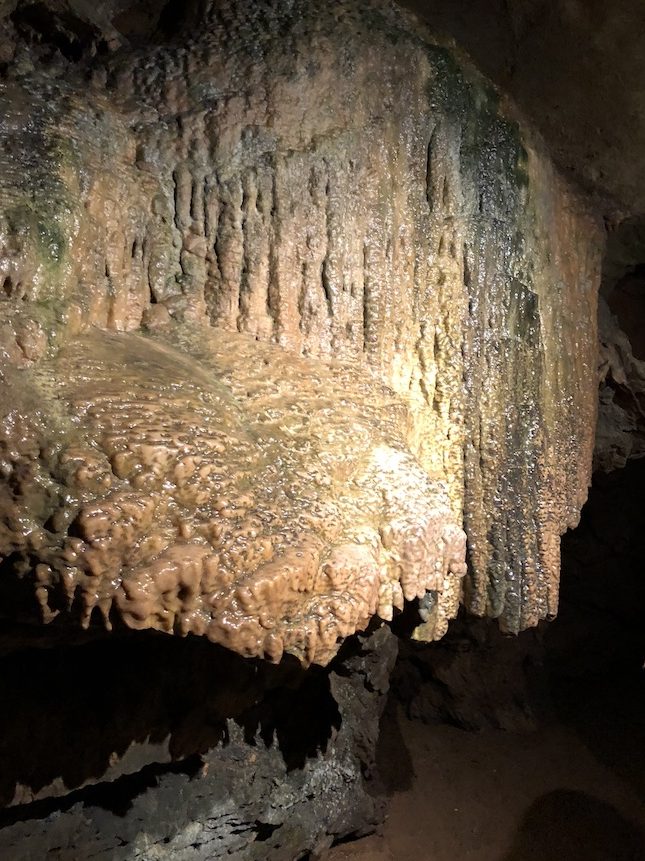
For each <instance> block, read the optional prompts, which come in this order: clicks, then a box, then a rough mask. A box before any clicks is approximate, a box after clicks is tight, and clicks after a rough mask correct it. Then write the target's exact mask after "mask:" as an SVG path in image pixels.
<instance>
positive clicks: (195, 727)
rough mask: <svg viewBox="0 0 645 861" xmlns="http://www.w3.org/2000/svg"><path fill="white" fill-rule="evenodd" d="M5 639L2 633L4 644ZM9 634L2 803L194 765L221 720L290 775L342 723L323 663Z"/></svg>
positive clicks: (172, 642) (156, 642) (204, 646)
mask: <svg viewBox="0 0 645 861" xmlns="http://www.w3.org/2000/svg"><path fill="white" fill-rule="evenodd" d="M58 633H59V636H60V635H61V632H58ZM9 638H10V633H9V632H8V631H7V629H6V627H5V629H4V632H3V637H2V638H1V639H2V642H3V643H4V644H5V648H6V643H7V640H8V639H9ZM16 638H17V640H16V642H17V643H19V645H20V647H21V648H20V649H19V650H18V651H12V652H10V653H9V654H5V655H3V656H2V657H0V702H2V704H3V708H2V710H1V711H0V762H1V763H2V768H1V769H0V806H2V807H6V806H7V805H10V804H11V803H12V801H13V802H14V803H16V802H18V803H20V802H23V803H26V802H28V801H30V800H31V798H32V797H33V796H32V793H33V794H36V793H39V792H41V791H42V796H43V797H48V796H62V795H65V794H66V793H67V792H68V791H71V790H74V789H77V788H79V787H82V786H83V785H84V784H86V783H87V782H97V781H98V782H105V781H114V780H118V779H127V777H123V775H126V776H127V775H129V774H130V773H134V772H140V771H141V769H145V768H146V767H148V766H149V765H150V764H151V763H156V764H160V767H161V768H162V769H164V768H166V767H167V765H165V764H171V763H173V762H178V761H185V760H186V761H187V760H188V759H189V758H191V757H195V756H197V757H198V756H199V755H200V754H203V753H206V752H207V751H209V750H211V749H212V748H214V747H216V746H218V745H223V744H224V745H225V744H226V743H227V741H228V726H227V721H228V720H229V719H233V720H234V721H235V722H236V723H237V724H238V725H239V726H240V727H241V728H242V729H243V732H244V736H245V739H246V741H247V743H251V744H253V745H264V746H266V747H271V746H277V747H278V748H279V750H280V751H281V753H282V756H283V758H284V761H285V763H286V765H287V767H288V769H295V768H302V767H303V766H304V764H305V761H306V760H307V758H308V757H315V756H317V754H318V753H319V752H321V751H325V750H326V747H327V743H328V741H329V739H330V737H331V735H332V733H333V732H335V731H336V730H337V729H339V727H340V723H341V717H340V712H339V709H338V705H337V703H336V701H335V699H334V697H333V695H332V692H331V689H330V681H329V675H330V672H333V665H332V666H330V667H329V668H326V669H324V670H323V669H321V668H317V667H313V668H311V669H310V670H307V671H305V670H303V669H302V668H301V667H300V665H299V664H298V662H297V661H296V660H295V659H294V658H287V659H285V660H283V661H282V663H281V664H280V665H278V666H273V665H270V664H265V663H263V662H262V661H256V660H253V661H251V660H245V659H243V658H241V657H238V656H237V655H235V654H233V653H231V652H229V651H227V650H226V649H223V648H221V647H219V646H216V645H213V644H211V643H209V642H207V641H205V640H203V639H200V638H193V637H188V638H186V639H179V638H174V637H169V636H167V635H163V634H155V633H150V632H146V633H130V634H121V635H119V636H116V637H111V638H100V639H96V640H94V641H92V640H91V639H90V640H89V641H87V642H85V644H84V645H82V646H79V645H64V644H61V643H60V642H59V643H57V642H56V641H55V640H54V642H53V643H52V644H50V646H49V647H45V645H44V643H43V641H42V639H41V638H40V636H39V638H37V639H36V640H35V643H36V644H38V645H39V646H40V647H38V648H34V647H32V648H28V647H27V644H28V642H29V633H28V630H26V629H24V628H22V629H20V631H19V633H17V634H16ZM133 745H134V747H133ZM124 756H125V759H123V757H124ZM52 784H53V785H52Z"/></svg>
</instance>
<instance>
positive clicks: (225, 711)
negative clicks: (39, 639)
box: [0, 628, 396, 861]
mask: <svg viewBox="0 0 645 861" xmlns="http://www.w3.org/2000/svg"><path fill="white" fill-rule="evenodd" d="M395 657H396V638H395V637H394V636H393V635H392V634H391V633H390V631H389V629H388V628H381V629H380V630H379V631H376V632H375V633H373V634H372V635H371V636H369V637H355V638H352V639H351V641H347V644H346V647H345V649H344V651H343V654H342V655H339V656H338V658H336V659H335V660H334V661H333V662H332V663H331V664H330V665H329V666H328V667H327V668H325V669H321V668H314V669H313V670H312V669H310V670H309V671H307V672H305V671H303V670H302V669H301V668H300V667H299V665H298V664H297V662H296V661H293V662H292V663H283V664H282V665H281V666H280V667H272V666H270V665H267V664H266V663H264V664H259V663H257V662H251V661H245V660H244V659H242V658H239V657H238V656H236V655H234V654H233V653H231V652H227V651H226V650H224V649H221V648H219V647H216V646H213V645H212V644H210V643H208V642H206V641H203V640H199V639H197V638H190V639H186V640H182V641H180V642H177V641H174V640H173V639H172V638H169V637H165V636H163V635H156V636H155V635H150V634H143V635H141V634H131V635H130V636H129V637H126V638H125V639H119V638H114V637H113V638H112V639H111V640H109V641H97V642H94V643H90V644H85V645H83V646H77V647H75V648H71V649H70V648H48V649H47V650H45V651H42V650H38V649H36V650H32V651H26V652H23V653H22V655H21V656H20V658H19V659H18V660H17V659H16V655H15V654H12V655H10V656H9V657H3V658H1V659H0V663H1V664H2V681H0V690H1V691H2V695H3V703H5V705H11V709H8V708H6V709H5V710H4V712H3V716H2V718H1V719H0V723H1V726H2V740H1V741H0V750H1V751H2V756H3V768H2V778H1V780H0V799H2V803H3V805H4V804H6V802H7V800H8V799H14V800H15V801H16V802H21V803H18V804H17V805H15V806H11V807H8V808H7V809H6V810H4V811H3V812H2V813H0V853H1V854H2V857H3V858H11V859H12V861H35V859H41V858H44V857H49V858H54V859H57V861H77V859H81V858H96V859H101V861H125V859H141V861H152V859H166V858H167V859H172V861H176V859H190V861H197V859H200V861H201V859H203V861H206V859H219V858H229V859H230V858H239V859H242V858H244V859H257V861H265V859H267V861H268V859H270V861H287V859H288V860H289V861H292V859H295V858H301V857H303V856H306V854H307V853H308V852H312V853H319V852H322V851H323V850H324V849H326V848H328V847H329V846H330V845H331V843H332V841H333V840H334V839H337V838H338V837H342V836H345V835H347V834H351V833H355V834H356V835H360V834H362V833H365V832H366V831H368V830H370V829H372V830H373V829H374V827H375V826H376V825H377V824H378V822H379V821H380V819H381V817H382V810H381V807H382V802H381V800H380V798H379V797H378V795H377V794H375V793H374V791H373V789H371V790H370V784H368V783H367V782H366V779H369V778H371V777H373V775H374V769H375V764H374V750H375V747H376V740H377V737H378V725H379V718H380V715H381V712H382V710H383V706H384V704H385V697H384V694H385V693H386V691H387V686H388V679H389V675H390V672H391V670H392V667H393V663H394V659H395ZM27 674H28V675H27ZM142 679H145V684H142ZM79 686H82V691H79ZM45 698H46V702H47V720H46V721H44V722H43V725H42V727H40V728H39V731H38V733H36V734H34V732H33V715H34V713H35V712H37V711H38V710H41V709H43V707H44V702H45ZM83 704H84V705H85V707H84V708H83ZM151 755H154V759H153V760H152V761H150V757H151ZM16 780H17V781H18V784H17V785H16V786H14V783H15V781H16ZM372 785H373V784H372ZM66 786H67V787H70V786H76V787H79V786H80V787H84V788H78V789H77V790H76V791H75V792H73V793H69V792H68V790H66ZM37 790H38V791H37ZM66 791H67V793H68V794H65V793H66ZM34 798H36V799H41V800H36V801H33V800H32V799H34ZM30 800H32V801H31V803H28V802H29V801H30Z"/></svg>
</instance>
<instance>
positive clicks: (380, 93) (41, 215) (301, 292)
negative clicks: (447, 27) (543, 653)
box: [0, 0, 599, 663]
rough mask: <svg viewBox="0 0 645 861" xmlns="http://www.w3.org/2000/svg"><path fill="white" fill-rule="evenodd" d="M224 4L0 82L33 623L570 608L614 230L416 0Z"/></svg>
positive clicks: (10, 602) (232, 625) (345, 629)
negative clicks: (191, 20) (163, 35)
mask: <svg viewBox="0 0 645 861" xmlns="http://www.w3.org/2000/svg"><path fill="white" fill-rule="evenodd" d="M206 7H207V8H205V10H204V12H203V17H202V23H201V25H200V26H199V27H198V28H195V29H193V30H189V35H186V33H184V35H183V36H182V39H181V41H177V42H175V43H173V42H172V41H171V42H165V43H163V44H159V46H158V47H155V48H153V49H151V50H148V51H140V50H135V49H127V48H123V49H122V51H121V52H120V53H119V54H118V56H116V55H114V56H110V55H108V56H107V57H106V59H103V60H97V61H96V62H95V63H94V64H93V66H92V81H91V83H90V86H89V88H88V85H87V80H82V79H81V74H80V72H78V73H76V74H75V73H74V70H73V68H70V67H65V66H61V65H60V63H59V62H57V63H54V64H53V65H52V66H51V67H50V68H49V69H47V68H43V67H42V64H41V66H39V67H38V69H34V68H33V66H31V67H30V66H29V64H28V63H16V64H15V65H14V67H11V68H9V70H8V71H7V74H6V77H5V80H3V81H2V82H1V84H0V88H1V90H2V98H3V105H4V110H3V112H2V120H1V121H0V125H1V128H0V131H1V133H2V135H3V137H4V138H5V140H7V141H11V143H10V144H9V143H8V145H7V146H5V147H4V148H3V149H2V151H1V154H0V160H1V167H2V176H3V183H2V187H1V188H0V204H1V207H0V208H1V212H2V215H1V218H2V222H1V224H0V249H1V253H0V284H1V285H2V292H3V297H4V298H3V301H2V303H1V307H0V347H1V348H2V350H3V355H4V363H3V380H2V385H3V393H2V404H3V410H4V412H3V419H2V429H3V442H2V453H3V469H4V475H5V484H4V485H3V497H2V505H1V511H2V522H1V524H0V527H1V529H0V555H1V556H2V557H3V562H2V571H1V575H0V588H1V590H2V595H3V599H2V613H3V615H5V616H6V617H14V618H20V619H23V620H25V621H31V622H33V621H37V620H38V619H42V621H45V622H52V620H54V619H55V622H52V623H53V624H55V625H58V624H60V625H65V624H70V625H74V624H78V623H81V624H90V623H92V624H93V623H94V621H95V617H93V616H92V611H93V608H94V607H97V608H98V610H99V612H100V613H102V615H103V618H104V621H105V624H106V625H108V626H110V625H112V624H116V623H119V624H121V623H125V624H126V625H129V626H131V627H135V628H146V627H152V628H157V629H161V630H165V631H168V632H171V631H176V632H177V633H181V634H185V633H188V632H194V633H200V634H205V635H207V636H209V637H211V638H212V639H213V640H215V641H216V642H221V643H225V644H226V645H227V646H228V647H229V648H232V649H234V650H237V651H238V652H239V653H241V654H243V655H266V656H267V657H270V658H272V659H273V660H278V659H279V657H280V655H281V654H282V650H283V648H286V649H287V651H291V652H293V653H294V654H296V655H297V656H298V657H300V658H301V659H302V660H303V661H305V662H308V661H317V662H320V663H325V662H327V661H329V660H330V658H331V657H332V656H333V654H334V652H335V651H336V649H337V648H338V645H339V643H340V642H341V641H342V638H343V637H345V636H348V635H349V634H351V633H352V632H353V631H354V630H356V629H361V628H364V627H365V625H366V624H367V623H368V621H369V619H370V617H372V616H373V615H374V614H379V615H380V616H381V618H385V619H387V618H389V617H390V616H391V615H392V613H393V609H394V608H396V607H399V606H401V602H402V599H403V598H412V597H418V596H422V595H425V596H426V597H425V598H424V600H425V604H424V607H425V610H424V613H425V615H426V622H425V624H424V625H423V626H422V627H421V628H420V629H419V630H418V631H417V634H416V636H417V637H419V638H421V639H433V638H436V637H439V636H441V635H442V634H443V632H444V631H445V629H446V625H447V621H448V619H449V618H451V617H452V616H454V615H455V613H456V612H457V609H458V606H459V603H460V601H463V602H464V603H465V605H466V606H467V607H468V608H469V609H470V610H471V611H472V612H474V613H476V614H478V615H488V616H491V617H493V618H498V619H499V620H500V622H501V625H502V627H503V628H504V630H508V631H518V630H521V629H523V628H526V627H527V626H531V625H534V624H536V623H537V621H538V620H539V619H542V618H546V617H548V616H552V615H553V614H554V613H555V612H556V610H557V592H558V572H559V536H560V534H561V533H562V532H564V531H565V530H566V529H567V528H568V527H570V526H573V525H574V524H575V523H576V522H577V518H578V513H579V510H580V507H581V505H582V503H583V501H584V499H585V496H586V490H587V484H588V479H589V469H590V460H591V450H592V443H593V427H594V420H595V387H596V370H595V349H596V346H595V338H596V334H595V307H596V304H595V303H596V298H595V297H596V282H597V268H598V247H599V241H598V233H597V232H596V231H597V226H596V224H595V222H594V220H593V219H592V218H591V217H590V216H589V215H588V214H587V213H586V211H585V209H584V207H583V206H582V204H581V203H580V202H579V200H578V199H577V198H576V196H575V195H574V194H573V193H571V192H570V191H569V190H568V189H567V188H566V186H565V185H564V184H563V183H562V181H561V180H560V179H559V178H558V176H557V175H556V174H555V173H554V171H553V170H552V168H551V167H550V166H549V164H548V161H547V160H546V159H545V157H544V155H543V153H542V151H541V147H540V144H539V142H537V141H535V140H533V139H532V138H531V137H530V135H528V134H526V133H525V132H523V131H521V130H520V128H519V126H518V125H517V123H516V121H515V120H514V119H513V117H512V115H511V114H510V113H509V109H508V108H504V107H503V106H502V105H501V103H500V100H499V97H498V96H497V94H496V93H495V92H494V91H493V89H492V88H491V87H490V85H488V84H487V82H486V81H484V80H483V79H481V78H480V77H478V75H477V74H476V73H475V72H473V71H472V70H470V69H469V68H467V66H465V65H464V63H463V61H462V60H460V59H459V58H457V57H455V56H454V54H453V53H451V52H450V51H449V50H447V49H446V48H444V47H441V46H439V45H437V44H436V43H435V42H434V41H433V39H432V35H431V34H430V33H428V32H425V31H424V30H423V29H422V28H421V27H420V26H419V25H417V24H415V23H414V21H413V19H411V18H410V19H409V18H407V17H406V16H405V15H404V14H403V13H401V12H400V10H398V9H395V8H394V7H393V6H391V5H390V4H388V3H384V2H380V0H365V2H359V0H345V2H342V3H338V4H334V5H333V6H328V7H323V8H321V7H320V4H316V3H313V2H304V3H301V4H299V5H298V9H297V13H296V10H295V7H292V5H290V4H284V3H278V2H272V0H263V2H254V3H247V2H243V0H236V2H229V3H224V4H223V3H217V4H214V5H210V4H206ZM62 70H64V71H62ZM141 327H144V328H145V329H146V330H147V332H148V335H146V336H142V335H141V334H135V333H136V331H137V330H139V329H141ZM204 327H210V328H209V330H208V331H207V329H206V328H204ZM99 330H100V331H99ZM108 333H111V334H108ZM462 524H464V525H465V531H466V535H467V539H468V549H467V553H465V552H464V546H465V545H464V536H463V533H462V532H461V527H462ZM466 562H467V563H468V566H469V574H468V576H467V577H466V578H465V579H462V578H463V575H464V572H465V570H466ZM97 623H98V620H97Z"/></svg>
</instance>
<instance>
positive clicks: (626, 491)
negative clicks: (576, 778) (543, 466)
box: [544, 460, 645, 857]
mask: <svg viewBox="0 0 645 861" xmlns="http://www.w3.org/2000/svg"><path fill="white" fill-rule="evenodd" d="M643 558H645V461H642V460H635V461H630V462H628V464H627V466H626V467H625V468H624V469H622V470H616V471H615V472H612V473H610V474H608V475H605V474H601V473H598V474H596V475H595V476H594V481H593V485H592V487H591V490H590V493H589V500H588V502H587V504H586V506H585V507H584V509H583V512H582V517H581V520H580V525H579V526H578V527H577V529H575V530H573V531H572V532H570V533H568V534H567V535H566V536H565V537H564V538H563V541H562V579H561V594H560V611H559V614H558V619H557V620H556V621H555V622H554V623H553V624H552V625H549V626H547V627H546V629H545V638H544V649H545V658H546V663H547V669H548V672H549V677H550V685H551V693H552V701H553V704H554V707H555V709H556V713H557V718H558V720H560V721H561V722H562V723H563V724H565V725H566V726H567V727H569V728H570V729H573V730H574V731H575V733H576V735H577V736H578V737H579V738H580V739H581V740H582V741H583V742H584V744H585V745H586V746H587V748H588V749H589V750H590V751H591V752H592V753H593V755H594V757H596V759H598V760H599V761H600V762H602V763H603V765H605V766H606V767H607V768H608V769H610V770H611V771H612V772H613V773H614V774H616V775H617V776H619V777H620V778H621V779H622V780H623V781H625V782H626V783H628V784H629V785H630V786H631V787H632V789H633V790H635V791H636V793H637V794H638V795H639V797H640V798H641V799H642V800H643V801H644V802H645V769H644V768H643V764H644V763H645V733H644V732H643V728H642V727H643V715H644V714H645V672H644V671H643V662H644V659H645V628H644V627H643V617H642V614H643V607H644V606H645V577H644V576H643ZM643 857H645V855H644V856H643Z"/></svg>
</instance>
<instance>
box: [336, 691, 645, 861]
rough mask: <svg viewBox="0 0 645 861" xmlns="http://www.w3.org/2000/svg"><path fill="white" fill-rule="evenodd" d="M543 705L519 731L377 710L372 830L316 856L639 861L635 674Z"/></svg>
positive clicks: (641, 780)
mask: <svg viewBox="0 0 645 861" xmlns="http://www.w3.org/2000/svg"><path fill="white" fill-rule="evenodd" d="M554 702H555V703H556V706H555V709H554V711H553V713H552V714H550V716H549V718H548V719H547V720H545V721H543V722H541V726H540V728H539V729H537V730H536V731H535V732H533V733H529V734H515V733H510V732H506V731H502V730H487V731H482V732H479V733H476V732H466V731H464V730H461V729H458V728H455V727H452V726H448V725H434V726H433V725H425V724H423V723H421V722H419V721H410V720H408V719H407V718H406V717H405V716H404V715H403V714H402V711H401V709H400V707H392V708H389V709H388V712H387V713H386V716H385V718H384V721H383V727H382V740H381V750H380V766H379V767H380V771H381V774H382V777H383V779H384V781H385V783H386V786H387V790H388V796H389V800H388V809H387V818H386V820H385V824H384V826H383V828H382V832H381V833H380V834H377V835H373V836H370V837H366V838H363V839H362V840H357V841H355V842H351V843H343V844H342V845H338V846H336V847H334V848H333V849H332V850H331V851H330V852H329V853H328V854H327V855H326V856H325V859H324V861H408V859H414V861H467V859H472V861H644V859H645V769H644V768H643V765H644V763H645V729H644V727H643V721H642V717H643V713H644V712H643V706H644V705H645V678H642V677H639V678H633V679H628V680H622V681H621V680H619V681H615V682H612V683H611V684H609V685H606V684H605V685H603V686H599V685H595V686H591V687H590V686H589V685H588V684H587V685H585V684H584V683H580V682H579V681H576V682H561V683H560V690H559V691H558V692H556V695H555V696H554ZM413 752H414V755H413Z"/></svg>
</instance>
